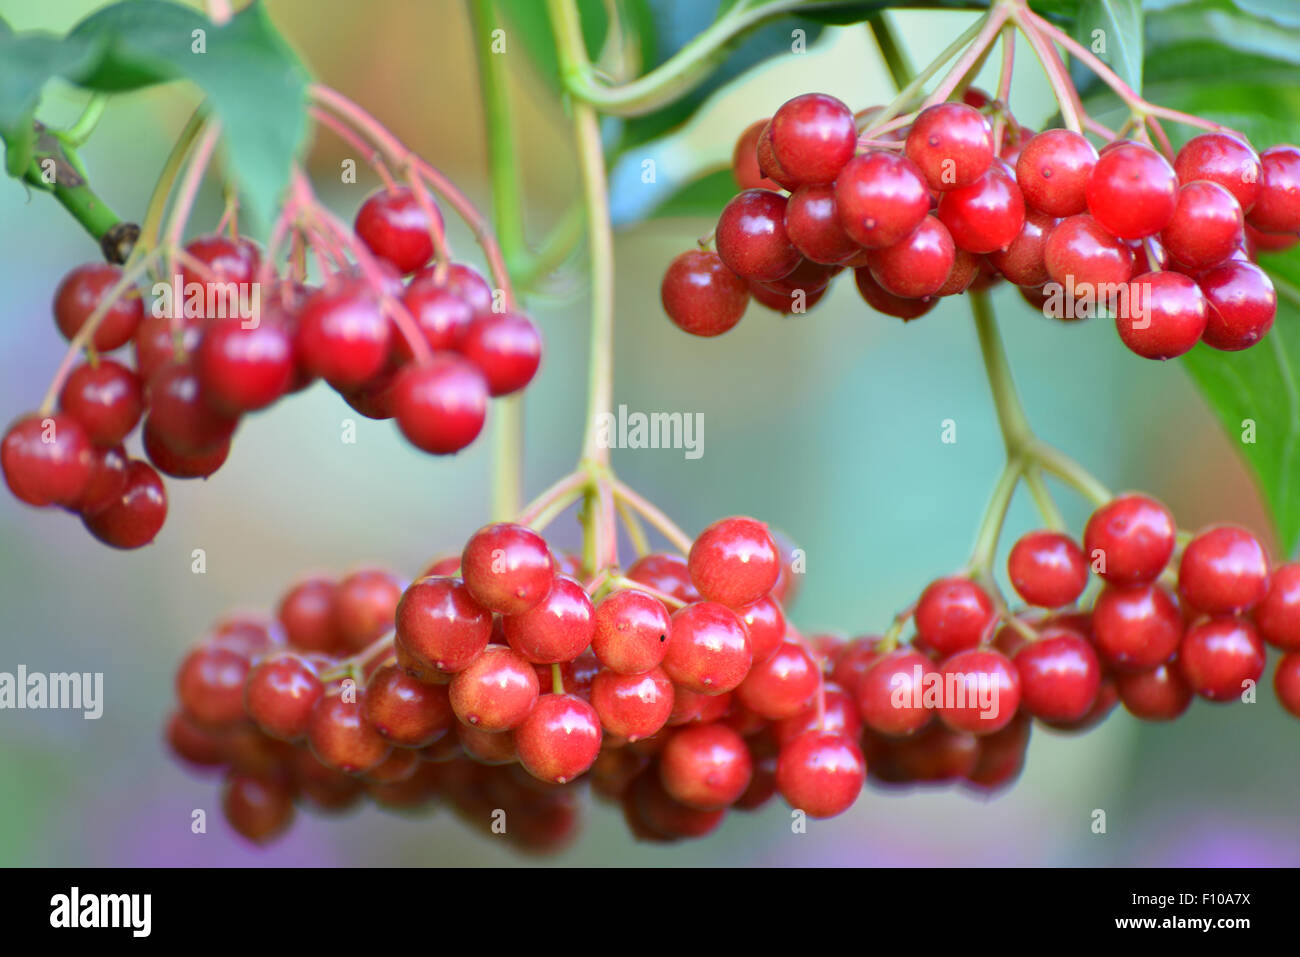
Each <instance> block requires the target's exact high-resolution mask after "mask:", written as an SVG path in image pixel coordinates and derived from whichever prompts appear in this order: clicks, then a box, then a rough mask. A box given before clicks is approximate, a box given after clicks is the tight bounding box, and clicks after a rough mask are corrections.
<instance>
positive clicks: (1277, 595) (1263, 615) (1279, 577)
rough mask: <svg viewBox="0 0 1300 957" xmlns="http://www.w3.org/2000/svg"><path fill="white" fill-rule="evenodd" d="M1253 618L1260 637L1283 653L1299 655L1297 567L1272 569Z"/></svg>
mask: <svg viewBox="0 0 1300 957" xmlns="http://www.w3.org/2000/svg"><path fill="white" fill-rule="evenodd" d="M1253 616H1254V619H1255V627H1257V628H1258V629H1259V634H1260V636H1261V637H1262V638H1263V639H1264V640H1265V641H1267V642H1268V643H1269V644H1270V645H1273V646H1274V647H1277V648H1281V649H1282V650H1283V651H1300V564H1288V565H1279V566H1278V567H1277V568H1275V569H1273V574H1272V576H1271V578H1270V579H1269V583H1268V592H1267V593H1266V594H1265V595H1264V598H1263V600H1262V601H1261V602H1260V603H1259V604H1258V605H1256V606H1255V609H1254V612H1253Z"/></svg>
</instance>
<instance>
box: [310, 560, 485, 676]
mask: <svg viewBox="0 0 1300 957" xmlns="http://www.w3.org/2000/svg"><path fill="white" fill-rule="evenodd" d="M396 627H397V637H398V640H399V641H400V642H401V643H402V645H403V646H404V647H405V649H406V651H407V653H408V654H410V655H412V656H413V657H414V658H416V659H417V660H418V661H419V662H420V663H421V664H422V665H424V666H425V667H427V668H430V669H435V670H437V671H442V672H445V673H448V674H452V673H455V672H457V671H462V670H464V669H465V668H466V667H467V666H468V665H469V664H470V662H472V661H473V660H474V659H475V658H477V657H478V656H479V655H480V654H482V653H483V649H484V648H486V647H487V645H488V640H489V639H490V638H491V637H492V613H491V612H489V611H488V610H487V609H485V608H484V607H483V606H482V605H480V604H479V603H478V602H476V601H475V600H474V598H473V596H472V595H470V592H469V589H468V588H467V587H466V586H465V583H464V582H462V581H461V580H460V579H458V578H422V579H420V580H419V581H415V582H412V583H411V584H410V585H409V586H408V587H407V589H406V591H405V592H403V593H402V599H401V601H400V602H398V604H397V613H396ZM291 640H292V639H291Z"/></svg>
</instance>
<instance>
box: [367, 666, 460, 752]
mask: <svg viewBox="0 0 1300 957" xmlns="http://www.w3.org/2000/svg"><path fill="white" fill-rule="evenodd" d="M365 713H366V721H367V722H369V723H370V726H371V727H373V728H374V729H375V730H376V731H378V732H379V733H380V734H381V735H383V737H384V738H386V739H387V740H389V741H391V742H392V743H393V744H395V745H398V746H400V747H403V748H426V747H428V746H429V745H431V744H433V743H434V742H435V741H437V740H438V739H439V738H441V737H442V736H443V735H444V734H446V733H447V731H449V730H450V729H451V726H452V722H453V721H454V720H455V715H454V714H453V713H452V710H451V699H450V697H449V696H448V693H447V688H446V686H444V685H431V684H425V683H424V682H422V681H418V680H417V679H415V678H414V677H412V676H411V675H408V674H407V673H406V672H405V671H403V670H402V669H401V668H399V667H398V666H397V665H384V667H382V668H380V669H379V670H378V671H376V672H375V673H374V674H373V675H372V676H371V677H370V680H369V681H368V682H367V683H366V700H365Z"/></svg>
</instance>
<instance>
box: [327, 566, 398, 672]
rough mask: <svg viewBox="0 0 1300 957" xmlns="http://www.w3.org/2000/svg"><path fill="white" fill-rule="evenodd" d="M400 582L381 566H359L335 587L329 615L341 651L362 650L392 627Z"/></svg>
mask: <svg viewBox="0 0 1300 957" xmlns="http://www.w3.org/2000/svg"><path fill="white" fill-rule="evenodd" d="M401 598H402V583H401V582H400V581H398V579H397V577H396V576H395V575H393V574H392V573H391V572H388V571H385V570H384V569H382V568H362V569H360V570H358V571H355V572H352V573H351V574H350V575H347V576H345V577H344V578H343V579H341V580H340V581H339V583H338V584H337V585H336V586H335V587H334V595H333V604H332V607H331V611H330V614H331V615H333V617H334V629H335V631H336V632H337V633H338V636H339V640H340V641H341V642H342V645H343V650H345V651H349V652H358V651H362V650H364V649H365V648H367V647H369V646H370V645H371V644H372V643H373V642H375V641H376V640H378V639H379V638H380V637H382V636H383V635H384V633H385V632H388V631H390V630H391V629H392V627H393V618H394V614H395V612H396V609H397V604H398V602H399V601H401Z"/></svg>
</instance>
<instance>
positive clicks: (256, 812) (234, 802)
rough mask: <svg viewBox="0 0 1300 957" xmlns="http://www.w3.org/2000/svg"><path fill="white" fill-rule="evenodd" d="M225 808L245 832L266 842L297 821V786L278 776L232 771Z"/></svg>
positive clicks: (234, 824) (224, 797)
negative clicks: (295, 798)
mask: <svg viewBox="0 0 1300 957" xmlns="http://www.w3.org/2000/svg"><path fill="white" fill-rule="evenodd" d="M221 809H222V811H223V813H224V814H225V815H226V820H227V821H229V822H230V826H231V827H233V828H234V829H235V830H236V831H238V832H239V833H240V834H241V835H242V836H244V837H246V838H248V839H249V840H250V841H252V842H253V843H254V844H264V843H266V842H267V841H269V840H271V839H272V838H274V837H277V836H279V835H280V834H282V833H283V832H284V831H285V830H287V829H288V827H289V825H290V824H292V823H293V789H292V788H291V787H290V786H289V785H288V784H286V783H285V782H284V781H282V780H280V779H278V778H275V777H269V776H266V777H259V776H256V775H251V774H242V773H240V772H231V774H230V775H229V776H228V777H227V778H226V787H225V793H224V794H223V795H222V798H221Z"/></svg>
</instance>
